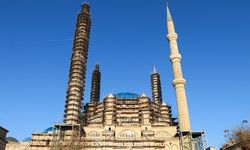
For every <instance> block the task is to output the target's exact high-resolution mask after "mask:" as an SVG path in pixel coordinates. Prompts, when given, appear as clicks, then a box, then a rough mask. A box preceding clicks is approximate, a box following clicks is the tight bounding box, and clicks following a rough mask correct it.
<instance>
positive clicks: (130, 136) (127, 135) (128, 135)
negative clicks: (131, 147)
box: [118, 129, 138, 140]
mask: <svg viewBox="0 0 250 150" xmlns="http://www.w3.org/2000/svg"><path fill="white" fill-rule="evenodd" d="M118 137H119V138H120V139H126V140H134V139H136V138H137V137H138V135H137V133H136V132H134V131H132V130H129V129H126V130H123V131H121V132H120V133H119V134H118Z"/></svg>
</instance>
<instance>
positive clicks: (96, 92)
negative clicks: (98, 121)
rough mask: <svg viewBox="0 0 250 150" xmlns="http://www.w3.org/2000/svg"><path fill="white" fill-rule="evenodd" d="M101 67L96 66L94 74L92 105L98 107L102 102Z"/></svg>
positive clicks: (91, 94)
mask: <svg viewBox="0 0 250 150" xmlns="http://www.w3.org/2000/svg"><path fill="white" fill-rule="evenodd" d="M99 68H100V66H99V65H98V64H96V65H95V69H94V71H93V73H92V83H91V93H90V103H92V104H94V105H97V104H98V103H99V101H100V85H101V73H100V69H99Z"/></svg>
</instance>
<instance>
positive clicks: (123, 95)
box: [114, 92, 140, 99]
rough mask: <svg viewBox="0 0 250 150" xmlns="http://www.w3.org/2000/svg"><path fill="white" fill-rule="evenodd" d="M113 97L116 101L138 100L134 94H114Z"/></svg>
mask: <svg viewBox="0 0 250 150" xmlns="http://www.w3.org/2000/svg"><path fill="white" fill-rule="evenodd" d="M114 97H115V98H117V99H138V98H139V97H140V95H139V94H136V93H130V92H126V93H117V94H114Z"/></svg>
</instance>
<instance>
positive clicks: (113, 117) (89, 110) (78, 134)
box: [7, 3, 205, 150]
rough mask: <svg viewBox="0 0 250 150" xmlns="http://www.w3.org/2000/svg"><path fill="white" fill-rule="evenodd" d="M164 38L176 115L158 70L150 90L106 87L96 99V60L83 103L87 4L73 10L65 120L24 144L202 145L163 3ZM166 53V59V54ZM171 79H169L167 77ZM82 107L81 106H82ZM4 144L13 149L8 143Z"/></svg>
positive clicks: (111, 148)
mask: <svg viewBox="0 0 250 150" xmlns="http://www.w3.org/2000/svg"><path fill="white" fill-rule="evenodd" d="M166 24H167V29H168V33H167V40H168V42H169V45H170V61H171V64H172V68H173V76H174V80H173V83H172V84H173V87H174V89H175V92H176V102H177V110H178V119H177V118H173V116H172V114H171V109H172V108H171V107H170V106H168V105H167V104H166V103H164V100H163V98H162V89H161V78H160V74H159V73H158V72H157V70H156V69H155V68H154V72H153V73H152V74H151V77H150V79H151V90H152V95H151V96H146V95H145V94H141V95H138V94H135V93H118V94H112V93H110V94H109V95H108V96H107V97H105V98H104V99H103V100H101V99H100V92H101V72H100V66H99V65H95V68H94V71H93V73H92V83H91V94H90V100H89V103H87V104H86V105H85V106H84V107H82V99H83V94H84V88H85V77H86V66H87V59H88V46H89V39H90V31H91V16H90V5H89V4H88V3H84V4H83V5H82V9H81V11H80V12H79V14H78V16H77V23H76V30H75V37H74V42H73V50H72V56H71V62H70V71H69V79H68V88H67V95H66V101H65V111H64V123H63V124H56V125H54V127H53V128H51V129H49V130H47V131H46V132H43V133H33V134H32V140H31V141H30V144H29V146H28V147H26V149H31V150H51V149H86V150H88V149H89V150H94V149H97V150H101V149H105V150H125V149H135V150H156V149H157V150H158V149H159V150H191V149H192V150H203V149H205V143H204V141H203V136H204V132H192V131H191V127H190V121H189V113H188V105H187V100H186V93H185V84H186V81H185V79H184V77H183V74H182V69H181V55H180V53H179V51H178V45H177V39H178V35H177V33H176V32H175V28H174V22H173V19H172V17H171V14H170V11H169V8H168V7H167V19H166ZM166 59H168V58H167V57H166ZM169 84H170V83H169ZM82 110H83V111H82ZM7 149H8V150H13V149H14V148H12V147H11V145H7Z"/></svg>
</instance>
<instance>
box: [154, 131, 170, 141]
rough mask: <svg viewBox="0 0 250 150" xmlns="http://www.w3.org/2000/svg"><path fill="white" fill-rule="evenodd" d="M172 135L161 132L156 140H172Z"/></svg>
mask: <svg viewBox="0 0 250 150" xmlns="http://www.w3.org/2000/svg"><path fill="white" fill-rule="evenodd" d="M171 137H172V136H171V134H169V133H168V132H166V131H159V132H157V133H156V134H155V139H156V140H166V139H167V138H171Z"/></svg>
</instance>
